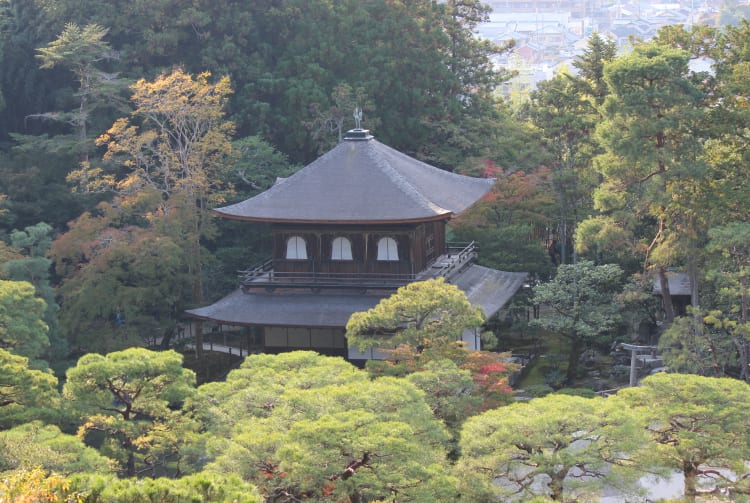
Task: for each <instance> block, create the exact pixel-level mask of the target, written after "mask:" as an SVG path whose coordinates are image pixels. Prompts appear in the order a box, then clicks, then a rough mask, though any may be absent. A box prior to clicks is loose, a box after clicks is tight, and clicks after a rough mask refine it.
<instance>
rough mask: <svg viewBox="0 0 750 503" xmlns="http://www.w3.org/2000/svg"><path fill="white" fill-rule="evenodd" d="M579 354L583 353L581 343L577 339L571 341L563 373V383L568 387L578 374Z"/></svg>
mask: <svg viewBox="0 0 750 503" xmlns="http://www.w3.org/2000/svg"><path fill="white" fill-rule="evenodd" d="M581 353H583V342H582V341H581V340H580V339H578V338H574V339H571V344H570V353H568V368H567V369H566V371H565V382H566V383H567V384H569V385H572V384H573V381H575V378H576V375H577V374H578V362H579V361H580V359H581Z"/></svg>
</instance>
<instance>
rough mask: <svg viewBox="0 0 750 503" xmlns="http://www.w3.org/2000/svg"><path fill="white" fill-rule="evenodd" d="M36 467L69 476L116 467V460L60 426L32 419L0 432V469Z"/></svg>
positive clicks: (102, 471)
mask: <svg viewBox="0 0 750 503" xmlns="http://www.w3.org/2000/svg"><path fill="white" fill-rule="evenodd" d="M35 467H41V468H44V470H46V471H47V472H50V471H51V472H56V473H59V474H62V475H65V476H70V475H73V474H76V473H107V472H110V471H112V469H113V468H114V466H113V463H112V460H110V459H107V458H105V457H104V456H102V455H100V454H99V453H98V452H97V451H96V449H94V448H92V447H87V446H86V445H85V444H84V443H83V442H82V441H81V440H80V439H79V438H78V437H76V436H74V435H68V434H65V433H62V432H61V431H60V429H59V428H58V427H57V426H52V425H46V426H44V425H42V424H41V423H40V422H38V421H32V422H28V423H25V424H22V425H20V426H16V427H15V428H11V429H10V430H6V431H3V432H0V472H5V471H8V470H18V469H33V468H35Z"/></svg>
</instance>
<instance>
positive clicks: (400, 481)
mask: <svg viewBox="0 0 750 503" xmlns="http://www.w3.org/2000/svg"><path fill="white" fill-rule="evenodd" d="M198 395H199V401H198V402H196V406H197V407H198V408H199V410H200V409H203V408H204V407H206V406H208V408H209V409H210V410H209V411H208V412H209V415H210V416H211V417H213V421H212V422H209V423H208V424H213V425H215V429H212V435H211V438H210V441H209V444H208V452H209V454H210V455H211V456H212V457H213V458H214V461H213V462H212V463H210V464H209V465H208V466H207V468H206V470H208V471H209V472H211V473H214V472H218V473H232V474H238V475H240V476H241V477H242V478H243V479H244V480H247V481H250V482H253V483H255V484H256V485H257V486H258V487H259V488H260V489H261V491H262V493H263V494H264V495H265V497H266V498H268V499H272V498H280V497H284V496H285V495H286V496H287V497H295V498H300V499H312V500H318V501H325V500H329V499H330V500H333V501H335V500H338V499H343V498H349V499H353V498H360V499H361V500H373V499H379V498H382V497H383V496H384V495H394V496H395V495H396V494H398V495H399V496H398V497H399V498H402V497H403V498H410V499H416V500H420V501H426V500H428V499H430V500H433V501H448V500H451V499H453V498H454V497H455V494H454V489H453V487H454V481H453V479H452V478H451V477H450V476H449V475H448V472H447V469H446V468H447V465H446V461H445V455H446V452H445V449H444V448H443V447H442V446H443V444H444V443H445V442H446V441H447V440H448V435H447V433H446V431H445V430H444V428H443V426H442V425H441V424H440V422H439V421H438V420H437V419H435V417H434V416H433V414H432V412H431V410H430V408H429V407H428V405H427V403H426V402H425V400H424V395H423V393H422V392H420V391H418V390H417V388H416V387H414V386H413V385H411V384H409V383H407V382H406V381H404V380H401V379H394V378H387V377H383V378H380V379H376V380H374V381H372V380H370V379H369V378H368V376H367V374H365V373H364V372H362V371H360V370H358V369H356V368H355V367H353V366H352V365H350V364H348V363H346V362H344V361H343V360H342V359H339V358H331V357H323V356H320V355H317V354H315V353H312V352H292V353H284V354H280V355H275V356H274V355H252V356H250V357H248V358H247V359H246V360H245V362H244V363H243V364H242V366H241V367H240V369H238V370H235V371H232V372H230V374H229V375H228V376H227V380H226V382H225V383H212V384H208V385H204V386H201V387H200V388H199V392H198Z"/></svg>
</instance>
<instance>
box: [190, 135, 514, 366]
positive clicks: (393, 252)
mask: <svg viewBox="0 0 750 503" xmlns="http://www.w3.org/2000/svg"><path fill="white" fill-rule="evenodd" d="M493 183H494V180H492V179H486V178H472V177H467V176H462V175H457V174H454V173H450V172H447V171H444V170H441V169H438V168H435V167H433V166H429V165H428V164H425V163H423V162H421V161H418V160H416V159H413V158H411V157H409V156H407V155H404V154H402V153H400V152H398V151H396V150H394V149H392V148H390V147H388V146H386V145H384V144H382V143H380V142H378V141H377V140H375V139H374V138H373V137H372V136H371V135H370V134H369V132H368V131H367V130H363V129H354V130H351V131H349V132H348V133H347V135H346V137H345V139H344V141H343V142H341V143H340V144H339V145H337V146H336V147H335V148H333V149H332V150H330V151H329V152H328V153H326V154H325V155H323V156H322V157H320V158H318V159H317V160H315V161H314V162H312V163H311V164H309V165H307V166H306V167H304V168H303V169H301V170H300V171H298V172H297V173H295V174H294V175H292V176H290V177H289V178H286V179H280V180H278V181H277V183H276V184H275V185H274V186H273V187H271V188H270V189H268V190H266V191H265V192H263V193H261V194H259V195H257V196H255V197H252V198H250V199H247V200H245V201H242V202H240V203H237V204H233V205H230V206H226V207H222V208H217V209H215V210H214V211H215V212H216V213H217V214H218V215H220V216H222V217H225V218H230V219H235V220H243V221H250V222H253V221H254V222H267V223H270V224H271V231H272V239H273V256H272V258H271V259H269V260H268V261H267V262H265V263H263V264H260V265H258V266H256V267H252V268H250V269H248V270H247V271H244V272H243V273H242V275H241V279H240V288H238V289H237V290H236V291H235V292H233V293H231V294H229V295H228V296H227V297H225V298H223V299H221V300H219V301H218V302H216V303H215V304H213V305H210V306H206V307H202V308H198V309H193V310H190V311H188V314H189V315H191V316H192V317H194V318H197V319H202V320H208V321H212V322H215V323H218V324H220V325H231V326H252V327H257V328H259V329H260V331H261V333H262V343H263V346H264V350H265V351H267V352H282V351H289V350H294V349H314V350H317V351H319V352H321V353H324V354H334V355H341V356H346V357H348V358H349V359H353V360H356V359H364V358H370V357H374V356H377V355H374V354H367V355H364V354H361V353H359V352H358V351H357V350H356V348H347V344H346V339H345V337H344V332H345V326H346V323H347V321H348V320H349V317H350V316H351V314H352V313H354V312H357V311H365V310H367V309H370V308H371V307H374V306H375V305H376V304H377V303H378V302H379V301H380V300H381V299H383V298H385V297H387V296H389V295H391V294H392V293H393V292H395V290H396V289H397V288H398V287H400V286H403V285H405V284H407V283H409V282H413V281H419V280H423V279H428V278H433V277H438V276H442V277H445V278H446V280H447V281H449V282H451V283H454V284H455V285H457V286H458V287H459V288H461V289H462V290H464V291H465V292H466V294H467V297H468V298H469V300H470V301H471V302H472V303H473V304H475V305H481V306H482V308H483V309H484V311H485V314H486V315H487V316H491V315H492V314H494V313H495V312H497V310H499V309H500V308H501V307H502V306H503V305H504V304H505V303H506V302H507V301H508V299H509V298H510V297H511V296H512V295H513V294H514V293H515V292H516V290H517V289H518V288H519V287H520V286H521V284H522V283H523V281H524V279H525V277H526V274H525V273H508V272H502V271H497V270H494V269H489V268H486V267H481V266H479V265H476V264H474V263H473V262H474V259H475V258H476V247H475V246H474V245H473V244H472V243H469V244H465V245H461V246H455V245H452V244H451V243H448V242H447V241H446V223H447V222H448V221H449V220H450V219H451V217H453V216H454V215H457V214H459V213H461V212H462V211H464V210H465V209H466V208H468V207H469V206H471V205H472V204H474V203H475V202H476V201H477V200H478V199H480V198H481V197H482V196H483V195H484V194H485V193H487V191H489V190H490V188H491V187H492V184H493ZM464 339H465V340H466V342H467V344H468V345H469V347H472V348H478V346H479V342H478V334H464Z"/></svg>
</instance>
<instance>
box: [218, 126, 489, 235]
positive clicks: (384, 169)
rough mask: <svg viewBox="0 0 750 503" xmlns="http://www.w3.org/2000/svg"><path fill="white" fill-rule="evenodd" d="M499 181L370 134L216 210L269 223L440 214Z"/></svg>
mask: <svg viewBox="0 0 750 503" xmlns="http://www.w3.org/2000/svg"><path fill="white" fill-rule="evenodd" d="M355 131H356V130H355ZM365 133H366V132H365ZM493 183H494V180H493V179H488V178H472V177H468V176H463V175H457V174H454V173H450V172H448V171H444V170H441V169H438V168H435V167H433V166H430V165H429V164H425V163H423V162H421V161H418V160H416V159H413V158H411V157H409V156H407V155H405V154H402V153H400V152H398V151H397V150H394V149H392V148H390V147H388V146H386V145H384V144H382V143H380V142H378V141H377V140H374V139H373V138H372V137H371V136H369V135H367V134H363V135H361V136H360V137H359V138H356V139H346V140H344V141H343V142H341V143H339V144H338V145H337V146H336V147H335V148H333V149H332V150H330V151H329V152H328V153H326V154H324V155H323V156H321V157H319V158H318V159H317V160H315V161H313V162H312V163H311V164H308V165H307V166H306V167H304V168H302V169H301V170H300V171H298V172H297V173H295V174H294V175H292V176H290V177H289V178H287V179H284V180H283V182H282V183H277V184H275V185H274V186H273V187H271V188H270V189H268V190H266V191H265V192H263V193H261V194H259V195H257V196H255V197H252V198H250V199H247V200H245V201H242V202H240V203H237V204H233V205H230V206H225V207H222V208H217V209H215V210H214V211H215V212H217V213H218V214H220V215H221V216H224V217H227V218H233V219H237V220H252V221H264V222H308V223H309V222H324V223H364V222H367V223H388V222H413V221H425V220H436V219H441V218H449V217H451V216H453V215H455V214H458V213H460V212H462V211H463V210H465V209H466V208H468V207H469V206H471V205H472V204H473V203H474V202H476V201H477V200H478V199H479V198H481V197H482V196H483V195H484V194H485V193H486V192H487V191H489V190H490V188H491V187H492V184H493Z"/></svg>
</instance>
